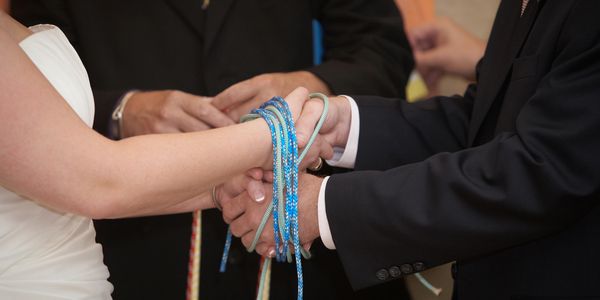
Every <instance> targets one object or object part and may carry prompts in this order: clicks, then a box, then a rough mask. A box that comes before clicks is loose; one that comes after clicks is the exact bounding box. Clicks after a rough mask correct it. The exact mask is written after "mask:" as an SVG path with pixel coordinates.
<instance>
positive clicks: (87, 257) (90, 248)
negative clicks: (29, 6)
mask: <svg viewBox="0 0 600 300" xmlns="http://www.w3.org/2000/svg"><path fill="white" fill-rule="evenodd" d="M30 29H31V30H32V31H33V32H34V33H33V34H32V35H31V36H29V37H28V38H26V39H25V40H23V41H22V42H21V43H20V46H21V48H22V49H23V50H24V51H25V52H26V53H27V55H28V56H29V58H30V59H31V60H32V61H33V62H34V64H35V65H36V66H37V67H38V69H39V70H40V71H41V72H42V73H43V74H44V76H46V78H47V79H48V80H49V81H50V83H52V85H53V86H54V88H55V89H56V90H57V91H58V92H59V93H60V94H61V95H62V96H63V98H64V99H65V100H66V101H67V102H68V103H69V105H70V106H71V107H72V108H73V110H74V111H75V112H76V113H77V114H78V115H79V117H80V118H81V119H82V120H83V121H84V122H85V123H86V124H87V125H88V126H90V127H91V126H92V122H93V119H94V99H93V96H92V90H91V88H90V84H89V79H88V76H87V73H86V71H85V68H84V67H83V64H82V63H81V60H80V59H79V57H78V55H77V53H76V52H75V50H74V49H73V47H71V45H70V44H69V42H68V40H67V38H66V37H65V36H64V34H63V33H62V32H61V31H60V29H58V28H57V27H54V26H51V25H38V26H34V27H31V28H30ZM95 237H96V232H95V230H94V226H93V223H92V221H91V220H90V219H89V218H84V217H81V216H76V215H73V214H67V213H61V212H57V211H53V210H52V209H49V208H46V207H44V206H42V205H40V204H37V203H36V202H34V201H31V200H29V199H26V198H23V197H21V196H19V195H17V194H15V193H12V192H10V191H8V190H6V189H4V188H2V187H0V299H7V300H9V299H10V300H30V299H44V300H55V299H111V296H110V294H111V293H112V290H113V287H112V285H111V284H110V283H109V282H108V280H107V279H108V275H109V274H108V269H107V268H106V266H105V265H104V263H103V261H102V260H103V256H102V248H101V246H100V245H99V244H97V243H96V241H95Z"/></svg>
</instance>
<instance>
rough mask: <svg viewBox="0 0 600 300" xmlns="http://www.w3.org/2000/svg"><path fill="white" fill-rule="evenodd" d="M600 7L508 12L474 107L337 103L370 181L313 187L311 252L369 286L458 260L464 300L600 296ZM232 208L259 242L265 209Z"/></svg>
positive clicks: (504, 7) (548, 4)
mask: <svg viewBox="0 0 600 300" xmlns="http://www.w3.org/2000/svg"><path fill="white" fill-rule="evenodd" d="M527 2H528V3H527ZM599 10H600V2H598V1H594V0H539V1H538V0H530V1H520V0H504V1H502V3H501V4H500V8H499V11H498V14H497V18H496V21H495V24H494V27H493V29H492V33H491V37H490V40H489V44H488V47H487V49H486V52H485V55H484V57H483V58H482V60H481V61H480V63H479V65H478V76H477V82H476V83H475V84H473V85H471V86H470V87H469V88H468V89H467V91H466V92H465V94H464V95H463V96H462V97H459V96H456V97H437V98H433V99H429V100H426V101H423V102H418V103H415V104H408V103H406V102H403V101H390V100H388V99H383V98H378V97H360V96H357V97H354V100H356V103H358V106H357V107H354V108H355V111H354V113H352V112H351V110H352V107H353V106H354V105H355V104H353V103H354V102H353V101H349V100H347V99H343V98H334V99H332V104H333V105H331V106H330V109H331V111H330V114H329V117H328V118H329V120H328V121H327V123H328V124H326V125H325V126H324V127H323V130H322V131H321V133H323V134H324V137H326V138H329V141H330V143H331V144H332V145H337V146H341V147H345V146H347V148H346V151H345V153H344V154H347V153H346V152H348V151H350V152H352V151H355V154H354V157H352V158H350V159H349V160H348V161H350V162H351V163H350V167H353V168H354V169H355V172H350V173H345V174H338V175H333V176H331V177H329V178H328V180H327V181H324V180H322V179H320V178H316V177H313V176H310V175H304V176H303V178H302V179H301V181H300V184H299V186H300V194H299V197H300V204H299V209H300V212H299V218H300V222H301V223H300V232H301V233H300V235H301V240H302V243H308V242H310V241H311V240H313V239H314V238H316V237H317V236H319V235H320V236H321V239H322V240H323V242H324V243H325V244H326V245H328V247H330V248H335V249H337V252H338V253H339V256H340V258H341V260H342V263H343V265H344V269H345V271H346V274H347V276H348V278H349V280H350V282H351V283H352V286H353V288H355V289H361V288H366V287H371V286H375V285H378V284H381V283H385V282H389V281H392V280H394V279H397V278H402V277H404V276H406V275H410V274H413V273H415V272H420V271H423V270H425V269H428V268H431V267H435V266H437V265H440V264H444V263H447V262H451V261H454V260H456V264H455V265H454V267H453V268H452V270H453V271H452V273H453V277H454V279H455V290H454V292H455V299H459V300H480V299H487V300H501V299H502V300H509V299H512V300H514V299H600V291H599V290H598V283H599V282H600V268H599V266H600V256H598V255H597V253H600V239H599V238H598V237H599V236H600V235H599V234H600V159H599V158H598V153H600V139H598V130H600V101H599V99H600V98H599V97H600V84H599V83H600V19H599V18H598V16H597V12H598V11H599ZM316 111H317V112H320V110H319V109H317V110H316ZM309 118H310V117H309ZM312 118H313V119H314V118H315V116H313V117H312ZM301 122H302V121H299V123H301ZM353 124H354V125H353ZM298 126H299V127H300V126H302V125H301V124H300V125H298ZM357 129H359V130H357ZM310 130H312V129H310V128H304V129H299V132H306V131H310ZM332 137H333V138H332ZM336 138H337V140H336ZM353 143H357V150H353V146H352V145H353ZM349 155H350V154H349ZM351 156H352V155H351ZM354 158H355V159H354ZM319 193H322V194H321V195H319ZM231 203H238V204H239V205H241V207H240V208H238V209H236V208H235V206H232V205H230V204H231ZM231 203H222V205H224V207H225V212H224V213H225V215H226V216H229V218H230V219H229V221H232V220H233V223H232V224H231V227H232V229H235V230H233V232H234V233H235V234H237V235H238V236H239V235H241V236H242V241H244V242H248V240H249V238H250V239H251V237H253V236H254V233H255V231H250V232H248V233H247V234H244V233H245V231H244V230H242V229H246V228H248V227H249V226H250V224H251V223H249V222H250V221H251V219H252V216H253V215H254V213H257V212H258V214H259V215H261V213H262V211H264V208H265V204H264V203H260V204H258V203H253V202H252V201H246V199H244V198H238V199H237V200H235V201H233V202H231ZM236 210H237V211H236ZM239 214H241V216H239V217H237V218H236V217H235V216H238V215H239ZM271 243H272V241H269V240H268V239H265V240H263V241H262V244H259V247H258V248H257V249H259V250H260V251H261V253H268V252H267V251H269V248H270V246H269V245H270V244H271Z"/></svg>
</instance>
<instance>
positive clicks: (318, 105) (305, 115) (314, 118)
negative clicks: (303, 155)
mask: <svg viewBox="0 0 600 300" xmlns="http://www.w3.org/2000/svg"><path fill="white" fill-rule="evenodd" d="M322 113H323V102H322V101H321V100H310V101H308V102H306V104H305V105H304V107H303V108H302V112H301V113H300V117H299V118H298V121H296V137H297V139H298V147H299V148H304V147H306V144H307V143H308V140H309V139H310V136H311V135H312V134H313V132H314V130H315V126H316V125H317V123H318V122H319V119H320V118H321V114H322Z"/></svg>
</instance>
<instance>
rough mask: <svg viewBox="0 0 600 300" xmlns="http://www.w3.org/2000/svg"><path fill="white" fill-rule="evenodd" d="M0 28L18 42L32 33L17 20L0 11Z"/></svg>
mask: <svg viewBox="0 0 600 300" xmlns="http://www.w3.org/2000/svg"><path fill="white" fill-rule="evenodd" d="M0 30H2V31H3V32H4V33H6V34H8V36H10V37H11V38H12V39H13V40H14V41H15V42H17V43H19V42H21V41H22V40H24V39H25V38H27V37H28V36H30V35H31V34H32V32H31V30H29V29H27V27H25V26H23V25H22V24H21V23H19V22H17V21H16V20H15V19H13V18H12V17H11V16H9V15H8V14H6V13H5V12H3V11H0Z"/></svg>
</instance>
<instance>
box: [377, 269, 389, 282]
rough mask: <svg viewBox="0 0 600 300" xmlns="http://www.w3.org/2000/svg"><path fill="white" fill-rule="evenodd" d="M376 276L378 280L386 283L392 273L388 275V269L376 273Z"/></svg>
mask: <svg viewBox="0 0 600 300" xmlns="http://www.w3.org/2000/svg"><path fill="white" fill-rule="evenodd" d="M375 276H377V279H379V280H381V281H384V280H387V279H388V278H390V273H388V270H386V269H381V270H379V271H377V273H375Z"/></svg>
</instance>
